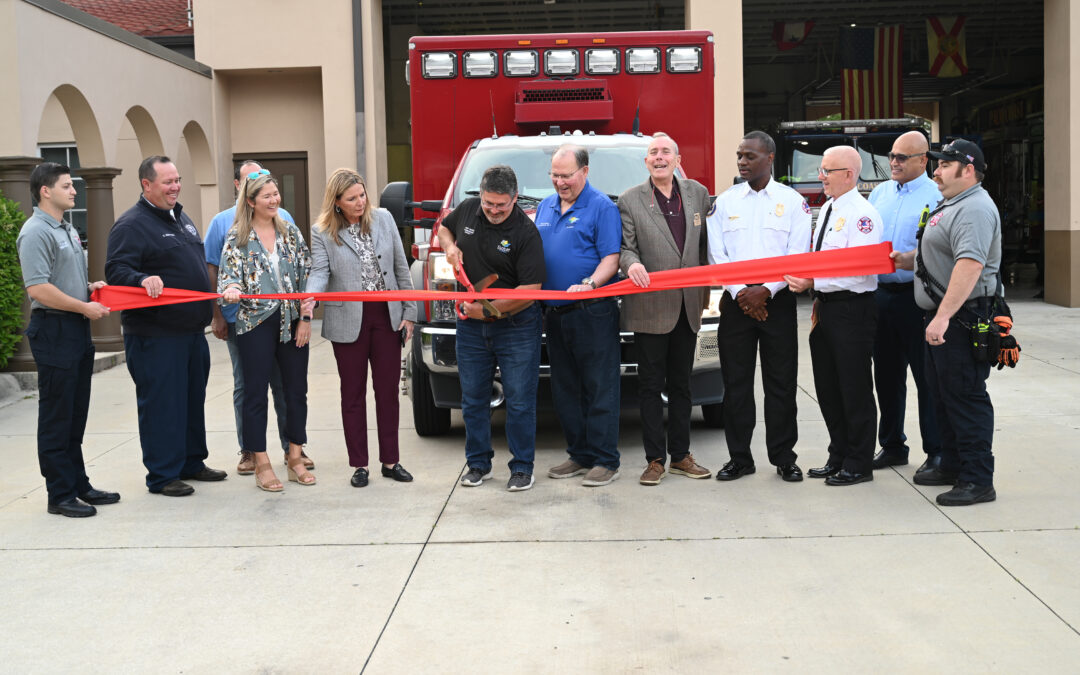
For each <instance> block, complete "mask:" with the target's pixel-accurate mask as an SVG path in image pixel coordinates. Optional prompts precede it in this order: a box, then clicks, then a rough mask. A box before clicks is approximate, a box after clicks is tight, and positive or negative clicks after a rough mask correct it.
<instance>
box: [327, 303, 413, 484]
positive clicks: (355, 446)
mask: <svg viewBox="0 0 1080 675" xmlns="http://www.w3.org/2000/svg"><path fill="white" fill-rule="evenodd" d="M331 344H333V345H334V358H335V359H337V368H338V376H339V377H340V378H341V422H342V426H343V427H344V429H345V447H346V448H347V449H348V451H349V466H352V467H354V468H359V467H362V466H367V465H368V438H367V369H368V362H370V363H371V388H372V389H373V390H374V391H375V419H376V424H377V425H378V429H379V461H381V462H382V463H383V464H397V462H398V408H399V404H398V389H397V388H398V379H399V375H400V374H401V338H400V337H398V332H397V330H395V327H393V326H391V325H390V312H389V310H388V309H387V307H386V303H385V302H365V303H364V318H363V319H362V320H361V322H360V335H359V336H358V337H357V338H356V342H332V343H331Z"/></svg>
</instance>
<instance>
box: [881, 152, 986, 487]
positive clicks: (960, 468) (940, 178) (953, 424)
mask: <svg viewBox="0 0 1080 675" xmlns="http://www.w3.org/2000/svg"><path fill="white" fill-rule="evenodd" d="M929 154H930V156H931V157H934V158H935V159H937V160H938V167H937V170H936V171H934V181H935V182H937V184H938V187H939V189H940V190H941V196H942V197H944V198H945V201H943V202H942V203H941V204H940V205H939V206H938V207H937V209H935V210H934V211H933V212H932V213H931V214H930V218H929V220H928V221H927V223H926V227H925V228H924V229H923V231H922V232H921V233H920V235H919V236H920V237H921V253H920V252H919V249H916V250H914V251H907V252H905V253H901V252H899V251H893V253H892V257H893V258H894V259H895V260H896V265H897V267H900V268H903V269H915V277H916V281H915V302H916V303H917V304H918V305H919V307H921V308H922V309H924V310H926V319H925V323H926V342H927V345H928V347H927V368H926V375H927V383H928V384H929V385H930V387H931V389H932V390H933V391H934V393H935V395H936V396H937V399H938V401H937V412H938V425H939V426H940V430H941V441H942V448H941V465H940V466H939V467H938V468H935V469H932V470H930V471H925V472H922V473H919V474H916V475H915V478H914V481H915V483H917V484H919V485H950V486H952V489H951V490H949V491H948V492H944V493H942V494H939V495H938V496H937V503H938V504H941V505H942V506H967V505H970V504H977V503H979V502H991V501H994V499H996V498H997V493H996V492H995V491H994V454H993V452H992V445H993V440H994V406H993V404H992V403H991V402H990V395H989V394H988V393H987V391H986V378H987V377H989V375H990V366H991V364H990V363H986V362H980V361H976V360H975V356H974V352H973V350H972V347H971V338H970V326H971V325H972V324H973V323H975V322H976V321H978V320H979V319H982V320H983V321H987V320H989V319H991V318H992V317H991V316H990V312H991V302H992V300H993V298H994V295H995V292H996V290H997V287H998V280H999V274H998V272H999V270H1000V268H1001V220H1000V218H999V216H998V210H997V207H996V206H995V205H994V201H993V200H992V199H991V198H990V195H988V194H987V193H986V190H984V189H983V187H982V180H983V173H984V172H985V171H986V161H985V159H984V158H983V153H982V150H980V149H979V146H977V145H975V144H974V143H972V142H971V141H966V140H963V139H960V140H956V141H953V142H952V143H949V144H948V145H946V146H945V147H943V148H942V149H941V151H940V152H931V153H929Z"/></svg>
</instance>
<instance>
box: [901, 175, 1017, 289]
mask: <svg viewBox="0 0 1080 675" xmlns="http://www.w3.org/2000/svg"><path fill="white" fill-rule="evenodd" d="M922 257H923V263H924V264H925V266H926V269H927V270H929V272H930V274H932V275H933V277H934V279H936V280H937V281H938V283H940V284H941V285H942V286H945V287H948V285H949V279H950V278H951V277H952V272H953V267H954V266H955V265H956V261H957V260H960V259H961V258H967V259H969V260H974V261H976V262H978V263H980V264H981V265H982V266H983V268H982V272H981V273H980V274H979V281H978V282H977V283H976V284H975V287H974V288H972V289H971V293H969V294H968V299H969V300H972V299H975V298H982V297H988V296H992V295H994V293H995V292H996V291H997V285H998V271H999V270H1000V269H1001V216H1000V215H999V214H998V209H997V206H996V205H995V204H994V200H993V199H991V198H990V195H989V194H988V193H987V192H986V190H984V189H983V186H982V183H976V184H975V185H973V186H972V187H970V188H968V189H967V190H964V191H963V192H961V193H960V194H958V195H956V196H955V197H953V198H952V199H946V200H945V201H943V202H942V203H941V204H940V205H939V206H938V208H937V209H936V210H935V211H933V212H932V213H931V214H930V220H929V221H927V223H926V229H925V231H924V232H923V237H922ZM918 266H919V264H918V257H917V256H916V261H915V267H916V268H918ZM934 293H935V294H936V295H937V296H938V300H939V301H940V296H942V295H943V294H942V292H941V290H940V289H937V288H935V289H934ZM915 302H916V303H917V304H918V305H919V307H922V308H923V309H927V310H929V309H934V308H935V307H936V306H937V303H936V302H934V300H933V299H931V298H930V296H929V295H927V293H926V289H925V288H923V285H922V282H921V281H919V280H916V281H915Z"/></svg>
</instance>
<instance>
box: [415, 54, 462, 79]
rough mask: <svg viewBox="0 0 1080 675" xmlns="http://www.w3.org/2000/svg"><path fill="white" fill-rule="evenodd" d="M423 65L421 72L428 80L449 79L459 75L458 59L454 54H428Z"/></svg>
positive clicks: (425, 55)
mask: <svg viewBox="0 0 1080 675" xmlns="http://www.w3.org/2000/svg"><path fill="white" fill-rule="evenodd" d="M421 65H422V66H423V68H422V69H421V72H422V73H423V74H424V77H426V78H428V79H448V78H451V77H454V76H455V75H457V58H456V57H455V56H454V53H453V52H427V53H426V54H424V60H423V61H422V62H421Z"/></svg>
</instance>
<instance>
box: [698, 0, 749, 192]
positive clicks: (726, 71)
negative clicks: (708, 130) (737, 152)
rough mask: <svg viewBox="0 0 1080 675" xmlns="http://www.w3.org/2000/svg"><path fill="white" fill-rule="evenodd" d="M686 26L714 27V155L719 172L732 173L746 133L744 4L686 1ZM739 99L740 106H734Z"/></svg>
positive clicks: (701, 0)
mask: <svg viewBox="0 0 1080 675" xmlns="http://www.w3.org/2000/svg"><path fill="white" fill-rule="evenodd" d="M686 27H687V28H688V29H690V30H710V31H712V33H713V39H714V40H715V41H716V42H715V48H714V50H713V52H714V58H715V60H716V64H715V67H716V78H715V80H714V83H713V105H714V111H715V112H714V118H715V119H716V135H715V141H714V144H713V145H714V149H713V157H714V159H715V163H716V169H717V171H716V175H717V176H722V175H726V173H728V172H730V169H731V156H732V152H733V148H734V147H735V146H736V145H738V139H740V138H742V136H743V134H744V133H746V130H745V129H744V125H745V122H744V120H743V106H742V104H741V102H742V99H743V71H742V51H743V44H742V3H741V2H733V1H730V0H724V1H723V2H718V1H717V0H686ZM733 101H738V102H739V105H732V102H733Z"/></svg>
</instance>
